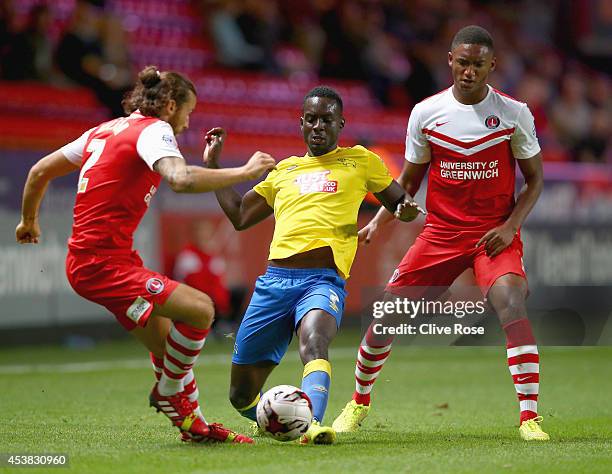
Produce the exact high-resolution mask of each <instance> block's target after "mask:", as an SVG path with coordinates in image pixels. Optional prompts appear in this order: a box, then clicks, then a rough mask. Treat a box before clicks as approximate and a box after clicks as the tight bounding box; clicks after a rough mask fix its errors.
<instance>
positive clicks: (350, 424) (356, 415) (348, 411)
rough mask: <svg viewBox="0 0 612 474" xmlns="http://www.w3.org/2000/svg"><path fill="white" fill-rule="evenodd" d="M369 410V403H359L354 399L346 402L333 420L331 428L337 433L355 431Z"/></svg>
mask: <svg viewBox="0 0 612 474" xmlns="http://www.w3.org/2000/svg"><path fill="white" fill-rule="evenodd" d="M369 412H370V406H369V405H359V404H357V403H356V402H355V400H351V401H350V402H348V403H347V404H346V406H345V407H344V410H342V413H340V415H338V418H336V419H335V420H334V422H333V423H332V428H333V429H334V430H336V431H337V432H338V433H350V432H352V431H357V430H358V429H359V427H360V426H361V422H362V421H363V420H364V419H365V417H366V416H368V413H369Z"/></svg>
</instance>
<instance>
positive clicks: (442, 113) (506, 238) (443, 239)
mask: <svg viewBox="0 0 612 474" xmlns="http://www.w3.org/2000/svg"><path fill="white" fill-rule="evenodd" d="M495 61H496V59H495V56H494V51H493V41H492V39H491V36H490V35H489V33H488V32H487V31H486V30H484V29H483V28H481V27H478V26H468V27H465V28H463V29H461V30H460V31H459V32H458V33H457V34H456V35H455V37H454V39H453V41H452V45H451V51H450V52H449V53H448V64H449V66H450V68H451V71H452V76H453V85H452V86H451V87H449V88H448V89H445V90H443V91H442V92H440V93H438V94H437V95H435V96H432V97H429V98H427V99H425V100H423V101H422V102H420V103H419V104H417V105H416V106H415V107H414V109H413V110H412V113H411V114H410V120H409V123H408V131H407V137H406V161H405V163H404V168H403V170H402V173H401V175H400V177H399V179H398V182H399V183H400V184H402V185H403V186H404V188H405V189H406V191H407V192H408V194H410V195H411V196H414V195H415V194H416V192H417V191H418V189H419V186H420V184H421V181H422V179H423V178H424V176H425V174H426V172H427V170H428V168H429V175H428V189H427V210H428V217H427V220H426V222H425V227H424V229H423V231H422V233H421V234H420V235H419V236H418V237H417V239H416V241H415V243H414V244H413V245H412V247H411V248H410V249H409V250H408V252H407V253H406V255H405V256H404V258H403V260H402V261H401V263H400V264H399V266H398V267H397V269H396V270H395V272H394V274H393V276H392V278H391V280H390V281H389V283H388V284H387V287H386V298H393V297H394V296H402V295H406V294H407V293H409V294H411V296H412V297H414V296H415V294H414V292H415V291H416V290H417V289H418V288H423V287H427V288H429V289H433V288H436V287H437V288H440V289H441V290H440V291H443V289H444V288H448V287H449V286H450V285H451V284H452V282H453V281H454V280H455V279H456V278H457V277H458V276H459V275H460V274H461V273H462V272H463V271H464V270H465V269H467V268H470V267H471V268H473V270H474V274H475V277H476V282H477V284H478V286H479V287H480V288H481V290H482V292H483V294H484V295H485V296H486V297H487V299H488V301H489V303H490V304H491V305H492V307H493V308H494V309H495V311H496V313H497V315H498V316H499V319H500V321H501V324H502V327H503V330H504V332H505V334H506V342H507V356H508V366H509V368H510V372H511V374H512V379H513V382H514V385H515V388H516V391H517V394H518V398H519V408H520V429H519V431H520V434H521V437H522V438H523V439H526V440H547V439H549V437H548V435H547V434H546V433H544V432H543V431H542V429H541V427H540V422H541V419H542V418H541V417H539V416H538V411H537V399H538V391H539V355H538V349H537V345H536V342H535V339H534V337H533V334H532V331H531V325H530V323H529V320H528V319H527V312H526V309H525V298H526V295H527V281H526V277H525V272H524V268H523V264H522V254H523V245H522V242H521V238H520V227H521V225H522V224H523V222H524V220H525V218H526V217H527V215H528V214H529V212H530V211H531V209H532V207H533V206H534V204H535V203H536V200H537V199H538V196H539V195H540V192H541V189H542V185H543V178H542V157H541V152H540V147H539V145H538V140H537V137H536V131H535V125H534V120H533V116H532V115H531V113H530V111H529V108H528V107H527V105H526V104H524V103H522V102H519V101H517V100H515V99H513V98H511V97H509V96H507V95H505V94H503V93H501V92H499V91H497V90H495V89H494V88H492V87H491V86H489V85H488V84H487V78H488V75H489V73H490V72H492V71H493V70H494V69H495ZM517 162H518V165H519V168H520V170H521V172H522V174H523V176H524V178H525V186H524V187H523V189H522V190H521V192H520V193H519V195H518V197H517V199H516V200H515V196H514V191H515V163H517ZM391 220H392V216H391V214H390V213H388V212H387V211H386V210H384V209H381V210H380V211H379V212H378V214H377V215H376V216H375V217H374V219H372V221H371V222H370V223H369V224H368V225H367V226H366V227H364V228H363V229H362V230H361V231H360V232H359V237H360V240H361V241H364V242H365V243H368V242H369V241H370V240H372V238H373V237H374V236H375V235H376V233H377V232H378V229H379V228H380V227H381V226H382V225H383V224H385V223H386V222H389V221H391ZM417 296H418V295H417ZM392 342H393V339H392V338H389V339H386V340H380V339H377V338H376V337H374V335H373V333H372V328H370V329H369V330H368V332H367V333H366V336H365V338H364V340H363V342H362V344H361V347H360V348H359V354H358V358H357V365H356V371H355V379H356V389H355V393H354V395H353V400H352V401H351V402H349V403H348V404H347V406H346V407H345V409H344V410H343V412H342V413H341V415H340V416H339V417H338V418H337V419H336V421H335V422H334V424H333V427H334V428H335V429H336V431H353V430H355V429H357V428H358V426H359V424H360V423H361V421H362V420H363V419H364V418H365V417H366V416H367V413H368V411H369V408H370V392H371V390H372V387H373V385H374V383H375V381H376V378H377V377H378V375H379V374H380V371H381V369H382V367H383V365H384V363H385V361H386V359H387V357H389V354H390V351H391V344H392Z"/></svg>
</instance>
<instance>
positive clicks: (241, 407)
mask: <svg viewBox="0 0 612 474" xmlns="http://www.w3.org/2000/svg"><path fill="white" fill-rule="evenodd" d="M274 367H276V364H275V363H274V362H272V361H261V362H256V363H255V364H232V374H231V381H230V390H229V399H230V403H231V404H232V406H233V407H234V408H235V409H236V410H237V411H238V413H240V415H242V416H244V417H245V418H248V419H249V420H251V421H254V422H256V421H257V416H256V410H257V403H258V402H259V398H260V396H261V389H262V388H263V386H264V384H265V383H266V380H267V379H268V376H269V375H270V373H271V372H272V371H273V370H274Z"/></svg>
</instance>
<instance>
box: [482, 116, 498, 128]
mask: <svg viewBox="0 0 612 474" xmlns="http://www.w3.org/2000/svg"><path fill="white" fill-rule="evenodd" d="M485 125H486V127H487V128H489V129H491V130H494V129H496V128H497V127H499V117H498V116H497V115H489V116H488V117H487V118H486V119H485Z"/></svg>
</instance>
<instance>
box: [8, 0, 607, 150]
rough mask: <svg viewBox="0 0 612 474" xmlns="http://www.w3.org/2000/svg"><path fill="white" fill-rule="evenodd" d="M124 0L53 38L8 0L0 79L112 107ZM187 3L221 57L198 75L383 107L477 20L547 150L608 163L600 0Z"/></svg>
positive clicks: (37, 18)
mask: <svg viewBox="0 0 612 474" xmlns="http://www.w3.org/2000/svg"><path fill="white" fill-rule="evenodd" d="M121 1H128V0H106V4H107V8H102V5H103V4H104V0H76V2H75V5H76V6H75V7H74V11H73V12H72V15H71V20H70V21H69V22H68V24H67V25H66V26H65V28H64V29H63V31H62V32H61V33H60V34H59V35H57V37H58V41H57V42H56V44H53V43H52V42H51V41H49V38H50V37H51V35H50V34H49V29H50V28H51V25H52V23H53V22H52V15H51V10H49V7H46V6H44V4H40V6H36V7H35V8H34V9H33V10H32V11H31V13H30V15H29V19H28V21H26V22H22V23H24V24H21V25H16V24H15V22H13V21H12V19H11V11H10V1H8V0H5V1H4V2H3V3H1V4H0V5H1V6H0V74H1V77H2V78H3V79H9V80H43V81H54V80H56V81H57V80H59V81H62V80H66V79H67V80H69V81H72V82H74V83H77V84H81V85H84V86H87V87H90V88H92V89H93V90H94V91H95V92H96V94H97V96H98V97H99V98H100V100H101V101H102V102H103V103H106V104H109V107H110V108H111V110H112V112H113V113H120V108H118V103H119V101H118V97H120V96H121V95H122V94H123V92H124V91H125V90H126V89H127V88H128V87H129V85H130V83H131V80H132V78H133V71H131V68H130V58H129V55H128V50H129V48H128V44H127V42H126V40H125V33H124V31H123V29H122V24H121V21H120V20H119V19H117V18H116V17H114V16H112V15H111V14H110V13H109V8H108V4H112V3H113V2H115V3H117V2H121ZM174 1H178V0H174ZM185 2H186V3H188V2H189V0H185ZM49 5H53V4H52V3H49ZM191 6H192V7H193V8H194V9H195V11H197V12H198V13H199V15H200V17H201V19H202V25H203V28H202V30H203V32H202V36H203V38H204V41H205V43H206V42H208V44H210V45H211V48H212V49H213V50H214V54H215V57H216V64H214V65H211V64H206V65H203V71H204V72H205V70H206V69H205V68H207V67H220V68H230V69H238V70H250V71H260V72H263V73H267V74H272V75H281V76H285V77H288V78H289V79H292V78H304V77H305V78H309V79H315V78H317V77H321V78H328V77H329V78H339V79H346V80H357V81H364V82H366V83H367V84H368V85H369V87H370V89H371V91H372V94H373V96H374V97H376V99H377V100H378V101H379V102H380V103H381V104H382V105H384V106H387V107H393V108H401V109H403V110H410V108H411V107H412V105H413V104H414V103H416V102H418V101H420V100H422V99H423V98H425V97H427V96H429V95H431V94H434V93H436V92H437V91H439V90H441V89H443V88H445V87H447V86H448V85H449V84H450V81H451V79H450V73H449V69H448V65H447V51H448V49H449V44H450V41H451V39H452V36H453V34H454V33H455V32H456V31H457V30H458V29H459V28H461V27H462V26H465V25H468V24H478V25H481V26H483V27H485V28H487V29H488V30H489V31H490V32H491V34H492V35H493V38H494V41H495V45H496V56H497V58H498V69H497V71H496V72H495V73H494V74H493V75H492V77H491V80H492V84H493V85H494V86H495V87H497V88H499V89H501V90H502V91H504V92H506V93H508V94H510V95H512V96H514V97H516V98H518V99H520V100H524V101H526V102H527V103H528V104H529V106H530V108H531V110H532V112H533V113H534V115H535V118H536V125H537V128H538V134H539V138H540V141H541V142H542V144H543V147H544V148H545V150H546V157H545V158H546V160H549V161H571V160H575V161H581V162H612V140H610V138H609V137H610V135H611V132H612V82H611V76H610V70H611V69H612V64H611V61H612V59H611V58H612V51H611V50H610V49H611V48H610V44H612V41H611V39H610V37H609V36H610V34H609V31H610V22H611V20H610V19H611V18H612V2H610V1H608V0H592V1H589V2H586V1H581V0H543V1H538V2H533V1H531V0H516V1H512V2H508V1H501V0H480V1H477V0H411V1H404V0H309V1H304V0H192V3H191ZM51 8H52V7H51ZM58 78H59V79H58ZM323 80H324V79H323Z"/></svg>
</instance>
